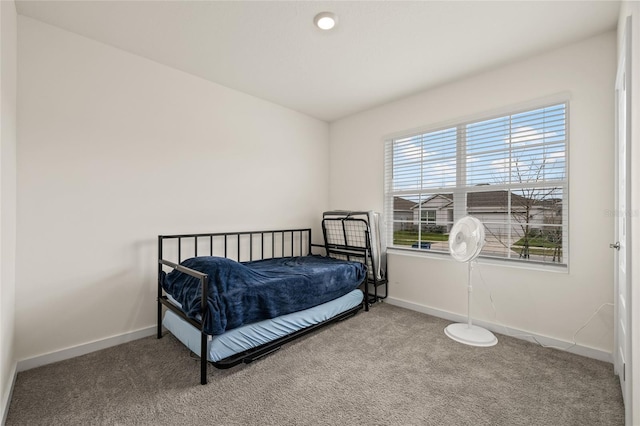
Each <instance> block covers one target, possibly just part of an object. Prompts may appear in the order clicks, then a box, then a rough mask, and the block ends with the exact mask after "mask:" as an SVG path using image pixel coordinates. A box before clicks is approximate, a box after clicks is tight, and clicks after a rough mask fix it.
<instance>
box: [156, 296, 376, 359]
mask: <svg viewBox="0 0 640 426" xmlns="http://www.w3.org/2000/svg"><path fill="white" fill-rule="evenodd" d="M362 299H363V294H362V292H361V291H360V290H357V289H356V290H353V291H351V292H350V293H347V294H345V295H344V296H341V297H338V298H337V299H334V300H331V301H329V302H326V303H323V304H321V305H318V306H314V307H312V308H309V309H305V310H302V311H298V312H293V313H290V314H286V315H282V316H279V317H276V318H272V319H267V320H262V321H258V322H255V323H253V324H247V325H244V326H241V327H238V328H235V329H233V330H229V331H227V332H226V333H224V334H220V335H217V336H209V339H208V342H207V357H208V359H209V361H212V362H217V361H220V360H222V359H225V358H228V357H230V356H232V355H235V354H237V353H240V352H244V351H246V350H249V349H252V348H256V347H258V346H260V345H263V344H265V343H269V342H271V341H273V340H275V339H277V338H280V337H284V336H286V335H288V334H291V333H293V332H295V331H298V330H302V329H304V328H307V327H310V326H312V325H315V324H319V323H321V322H323V321H326V320H328V319H331V318H333V317H335V316H336V315H338V314H340V313H342V312H345V311H347V310H349V309H351V308H355V307H356V306H358V305H359V304H360V303H362ZM174 303H175V302H174ZM162 325H163V326H164V327H165V328H166V329H167V330H169V331H170V332H171V334H173V335H174V336H176V338H177V339H178V340H180V341H181V342H182V344H184V345H185V346H186V347H188V348H189V349H190V350H191V351H192V352H194V353H196V354H200V330H198V329H197V328H195V327H194V326H192V325H191V324H189V323H188V322H186V321H184V320H183V319H182V318H180V317H179V316H178V315H176V314H175V313H174V312H172V311H166V313H165V316H164V320H163V321H162Z"/></svg>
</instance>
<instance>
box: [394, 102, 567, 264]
mask: <svg viewBox="0 0 640 426" xmlns="http://www.w3.org/2000/svg"><path fill="white" fill-rule="evenodd" d="M567 109H568V107H567V104H566V103H560V104H554V105H549V106H545V107H541V108H536V109H531V110H527V111H519V112H514V113H512V114H509V115H503V116H499V117H492V118H488V119H485V120H479V121H473V122H466V123H460V124H458V125H455V126H450V127H447V128H442V129H434V130H433V131H429V132H425V133H420V134H412V135H407V136H406V137H400V138H396V139H392V140H388V141H387V142H386V145H385V217H386V218H387V222H388V226H387V230H388V232H389V236H388V241H389V242H390V244H389V245H390V246H391V247H395V248H401V249H402V248H405V249H410V250H428V251H429V252H443V253H448V251H449V246H448V238H449V231H450V230H451V228H452V226H453V224H454V223H455V221H456V220H458V219H460V218H461V217H463V216H465V215H472V216H475V217H477V218H478V219H480V220H481V221H482V223H483V224H484V227H485V234H486V244H485V247H484V249H483V251H482V253H481V255H482V256H486V257H494V258H501V259H509V260H516V261H524V262H538V263H550V264H555V265H566V264H567V259H568V247H567V241H568V223H567V218H568V215H567V198H568V193H567V188H568V181H567V173H566V168H567V167H566V164H567V158H566V151H567V144H568V134H567Z"/></svg>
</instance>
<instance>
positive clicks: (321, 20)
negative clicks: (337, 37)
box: [313, 12, 338, 30]
mask: <svg viewBox="0 0 640 426" xmlns="http://www.w3.org/2000/svg"><path fill="white" fill-rule="evenodd" d="M313 23H314V24H316V27H318V28H320V29H321V30H330V29H331V28H333V27H335V26H336V24H337V23H338V17H337V16H336V15H335V14H334V13H331V12H321V13H318V14H317V15H316V17H315V18H313Z"/></svg>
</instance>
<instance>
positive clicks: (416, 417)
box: [7, 304, 624, 426]
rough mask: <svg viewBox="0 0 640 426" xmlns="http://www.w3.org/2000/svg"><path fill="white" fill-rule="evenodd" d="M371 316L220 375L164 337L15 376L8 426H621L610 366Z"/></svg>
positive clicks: (440, 325)
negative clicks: (483, 343)
mask: <svg viewBox="0 0 640 426" xmlns="http://www.w3.org/2000/svg"><path fill="white" fill-rule="evenodd" d="M447 324H448V322H446V321H444V320H441V319H438V318H434V317H430V316H427V315H424V314H420V313H416V312H413V311H409V310H405V309H402V308H398V307H394V306H390V305H388V304H378V305H375V306H374V307H372V309H371V311H370V312H368V313H365V312H361V313H359V314H358V315H357V316H356V317H354V318H351V319H348V320H346V321H343V322H341V323H338V324H335V325H333V326H330V327H328V328H325V329H323V330H320V331H318V332H316V333H313V334H311V335H309V336H307V337H305V338H303V339H301V340H298V341H296V342H293V343H291V344H289V345H287V346H285V347H283V348H282V349H281V350H280V351H278V352H276V353H275V354H273V355H270V356H268V357H266V358H264V359H262V360H260V361H257V362H255V363H252V364H250V365H246V366H239V367H235V368H233V369H230V370H216V369H214V368H211V369H210V372H209V380H210V382H209V384H208V385H206V386H202V385H200V384H199V364H198V361H197V360H195V359H193V358H192V357H191V356H190V355H189V353H188V351H187V350H186V349H185V348H184V347H183V346H182V345H181V344H180V343H179V342H178V341H177V340H176V339H175V338H173V336H171V335H167V336H165V337H164V338H163V339H160V340H157V339H155V338H154V337H149V338H145V339H141V340H138V341H135V342H131V343H127V344H124V345H121V346H117V347H114V348H109V349H106V350H103V351H99V352H95V353H92V354H88V355H85V356H82V357H78V358H75V359H71V360H67V361H62V362H59V363H56V364H52V365H49V366H45V367H40V368H37V369H33V370H29V371H25V372H22V373H20V374H18V378H17V381H16V384H15V388H14V392H13V399H12V401H11V405H10V408H9V413H8V418H7V425H91V424H96V425H130V424H136V425H214V424H215V425H474V426H478V425H510V426H512V425H553V426H560V425H580V426H587V425H607V426H610V425H622V424H624V408H623V404H622V397H621V393H620V389H619V384H618V379H617V377H615V376H614V375H613V368H612V365H611V364H607V363H604V362H600V361H595V360H592V359H588V358H583V357H580V356H576V355H572V354H569V353H566V352H560V351H557V350H553V349H545V348H541V347H539V346H536V345H534V344H531V343H527V342H524V341H522V340H517V339H514V338H509V337H505V336H501V335H499V336H498V338H499V343H498V345H497V346H495V347H492V348H474V347H468V346H465V345H461V344H459V343H456V342H453V341H451V340H450V339H448V338H447V337H446V336H445V335H444V333H443V329H444V327H445V326H446V325H447Z"/></svg>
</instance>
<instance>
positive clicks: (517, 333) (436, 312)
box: [385, 297, 613, 363]
mask: <svg viewBox="0 0 640 426" xmlns="http://www.w3.org/2000/svg"><path fill="white" fill-rule="evenodd" d="M385 302H386V303H389V304H390V305H394V306H399V307H401V308H406V309H410V310H412V311H417V312H422V313H423V314H427V315H431V316H434V317H438V318H442V319H446V320H448V321H453V322H462V323H465V322H467V317H466V316H463V315H458V314H454V313H452V312H448V311H443V310H440V309H435V308H431V307H428V306H424V305H420V304H418V303H414V302H409V301H407V300H402V299H396V298H393V297H388V298H386V299H385ZM473 323H474V324H476V325H479V326H480V327H484V328H486V329H487V330H491V331H493V332H494V333H499V334H504V335H507V336H510V337H515V338H517V339H521V340H526V341H527V342H531V343H537V344H540V345H542V346H545V347H552V348H554V349H560V350H564V351H567V352H571V353H574V354H576V355H581V356H585V357H587V358H593V359H597V360H600V361H604V362H609V363H613V355H612V354H611V353H610V352H606V351H603V350H600V349H595V348H590V347H588V346H582V345H580V344H575V345H574V344H573V342H567V341H564V340H558V339H554V338H552V337H547V336H542V335H539V334H535V333H531V332H530V331H523V330H518V329H516V328H511V327H507V326H504V325H502V324H495V323H491V322H487V321H481V320H475V319H474V320H473ZM534 339H535V340H534ZM536 340H537V341H536Z"/></svg>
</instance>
